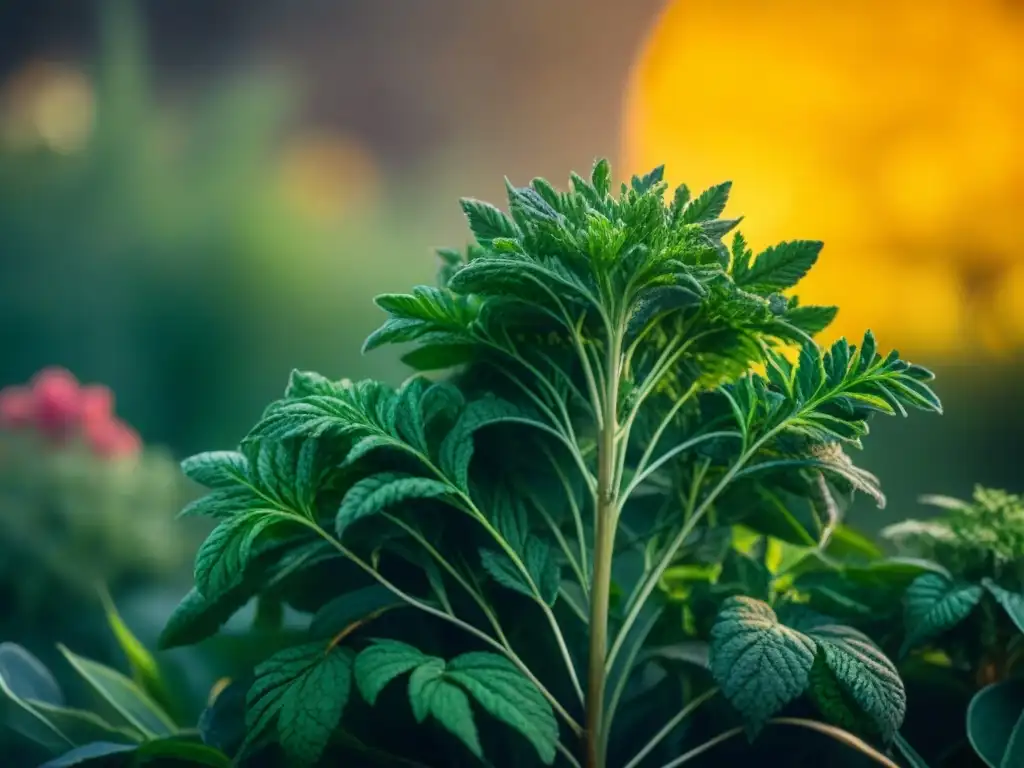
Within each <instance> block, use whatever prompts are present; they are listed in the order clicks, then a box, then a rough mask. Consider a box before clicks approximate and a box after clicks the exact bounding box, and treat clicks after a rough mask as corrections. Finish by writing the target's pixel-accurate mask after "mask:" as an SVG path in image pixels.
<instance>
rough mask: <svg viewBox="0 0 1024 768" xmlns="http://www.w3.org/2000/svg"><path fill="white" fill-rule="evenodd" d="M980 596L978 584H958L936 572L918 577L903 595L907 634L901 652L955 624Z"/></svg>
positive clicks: (980, 588)
mask: <svg viewBox="0 0 1024 768" xmlns="http://www.w3.org/2000/svg"><path fill="white" fill-rule="evenodd" d="M981 595H982V587H981V586H980V585H978V584H963V583H957V582H954V581H953V580H952V579H950V578H948V577H946V576H942V575H940V574H937V573H926V574H924V575H922V576H918V577H917V578H916V579H914V580H913V581H912V582H911V583H910V586H909V587H908V588H907V593H906V595H905V597H904V600H905V605H904V613H903V618H904V623H905V624H906V632H907V634H906V638H905V640H904V641H903V649H902V651H901V653H903V654H906V653H907V652H908V651H909V650H910V649H911V648H913V647H915V646H917V645H920V644H921V643H924V642H926V641H928V640H931V639H933V638H935V637H938V636H939V635H941V634H943V633H944V632H946V631H948V630H950V629H952V628H953V627H955V626H956V625H957V624H959V623H960V622H961V621H963V620H964V619H966V618H967V617H968V616H969V615H970V614H971V612H972V611H973V610H974V607H975V606H976V605H977V604H978V602H979V601H980V600H981Z"/></svg>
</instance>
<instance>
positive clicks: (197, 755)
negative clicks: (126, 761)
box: [135, 738, 231, 768]
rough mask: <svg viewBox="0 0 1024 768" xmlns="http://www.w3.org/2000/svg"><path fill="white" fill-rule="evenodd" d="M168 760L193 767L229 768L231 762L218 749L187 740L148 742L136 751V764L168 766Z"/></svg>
mask: <svg viewBox="0 0 1024 768" xmlns="http://www.w3.org/2000/svg"><path fill="white" fill-rule="evenodd" d="M167 760H171V761H174V762H177V763H179V764H187V765H192V766H200V765H202V766H208V767H209V768H229V766H230V765H231V760H230V759H229V758H228V757H227V755H225V754H224V753H223V752H221V751H220V750H218V749H215V748H213V747H210V746H207V745H206V744H199V743H196V742H194V741H187V740H185V739H180V738H179V739H157V740H155V741H147V742H146V743H145V744H143V745H141V746H140V747H139V748H138V750H137V751H136V758H135V764H136V765H139V766H144V765H156V766H160V765H166V762H165V761H167Z"/></svg>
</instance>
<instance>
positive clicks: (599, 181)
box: [590, 158, 612, 197]
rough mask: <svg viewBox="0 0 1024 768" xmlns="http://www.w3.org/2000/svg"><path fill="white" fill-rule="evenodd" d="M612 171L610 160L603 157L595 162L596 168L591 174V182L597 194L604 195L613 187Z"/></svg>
mask: <svg viewBox="0 0 1024 768" xmlns="http://www.w3.org/2000/svg"><path fill="white" fill-rule="evenodd" d="M611 178H612V171H611V167H610V166H609V165H608V161H607V160H606V159H604V158H601V159H600V160H598V161H597V162H596V163H594V170H593V171H592V172H591V174H590V183H591V184H593V185H594V189H595V190H596V191H597V194H598V195H600V196H601V197H604V196H605V195H607V194H608V191H609V190H610V189H611Z"/></svg>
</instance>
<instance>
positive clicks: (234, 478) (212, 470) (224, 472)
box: [181, 451, 249, 488]
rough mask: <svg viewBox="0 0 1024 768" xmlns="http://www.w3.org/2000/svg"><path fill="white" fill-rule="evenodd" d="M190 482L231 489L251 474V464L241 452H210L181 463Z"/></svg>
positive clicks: (191, 457) (182, 469)
mask: <svg viewBox="0 0 1024 768" xmlns="http://www.w3.org/2000/svg"><path fill="white" fill-rule="evenodd" d="M181 471H182V472H184V473H185V476H186V477H188V478H189V479H190V480H193V481H195V482H197V483H199V484H200V485H204V486H206V487H207V488H230V487H232V486H234V485H236V484H237V483H238V482H239V481H240V480H244V479H245V478H246V477H248V474H249V462H248V460H246V458H245V455H244V454H242V453H240V452H239V451H208V452H206V453H199V454H196V455H195V456H190V457H189V458H187V459H185V460H184V461H182V462H181Z"/></svg>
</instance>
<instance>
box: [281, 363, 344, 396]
mask: <svg viewBox="0 0 1024 768" xmlns="http://www.w3.org/2000/svg"><path fill="white" fill-rule="evenodd" d="M337 392H338V385H337V384H336V383H335V382H333V381H331V380H330V379H328V378H327V377H326V376H321V375H320V374H319V373H316V372H315V371H300V370H298V369H294V370H292V372H291V374H290V375H289V377H288V386H287V387H286V388H285V390H284V396H285V398H286V399H288V400H297V399H299V398H302V397H309V396H310V395H328V396H331V395H335V394H337Z"/></svg>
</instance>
